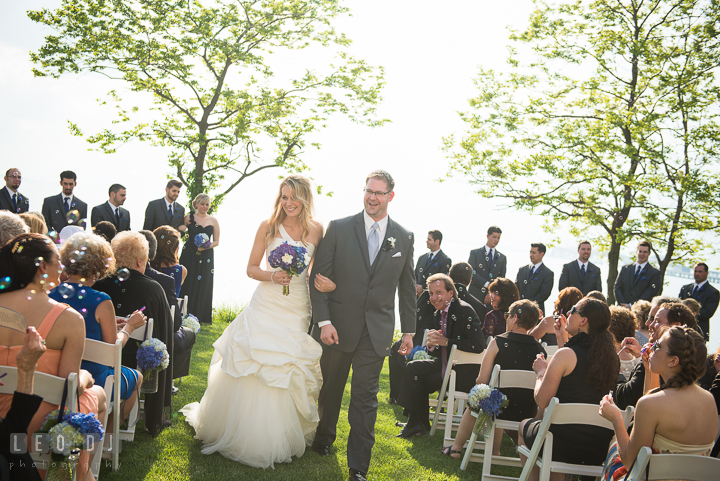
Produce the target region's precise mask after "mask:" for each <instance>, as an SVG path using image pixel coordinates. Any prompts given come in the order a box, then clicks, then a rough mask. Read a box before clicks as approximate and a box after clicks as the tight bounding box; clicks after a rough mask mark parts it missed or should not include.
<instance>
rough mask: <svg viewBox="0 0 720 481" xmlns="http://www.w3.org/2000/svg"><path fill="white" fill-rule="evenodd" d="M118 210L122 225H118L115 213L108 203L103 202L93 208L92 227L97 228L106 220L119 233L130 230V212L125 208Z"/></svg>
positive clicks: (91, 215)
mask: <svg viewBox="0 0 720 481" xmlns="http://www.w3.org/2000/svg"><path fill="white" fill-rule="evenodd" d="M118 209H120V225H118V223H117V221H116V219H115V216H114V215H113V211H112V209H111V208H110V205H109V204H108V203H107V202H103V203H102V204H100V205H96V206H95V207H93V208H92V213H91V214H90V225H91V226H92V227H95V226H96V225H97V223H98V222H100V221H103V220H105V221H108V222H110V223H111V224H112V225H114V226H115V228H116V229H117V231H118V232H122V231H125V230H130V212H129V211H128V210H127V209H125V208H124V207H123V206H120V207H118Z"/></svg>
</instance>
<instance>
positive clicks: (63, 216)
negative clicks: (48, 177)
mask: <svg viewBox="0 0 720 481" xmlns="http://www.w3.org/2000/svg"><path fill="white" fill-rule="evenodd" d="M60 185H61V186H62V193H60V194H58V195H53V196H50V197H45V200H44V201H43V206H42V215H43V217H45V223H46V224H47V226H48V229H50V230H54V231H55V232H60V231H61V230H62V229H63V227H65V226H66V225H78V226H80V227H82V228H83V229H84V228H85V219H86V217H87V204H86V203H85V202H83V201H81V200H80V199H78V198H77V197H76V196H75V195H73V189H75V186H76V185H77V175H75V172H73V171H71V170H66V171H64V172H62V173H61V174H60ZM73 211H77V213H73V214H70V213H71V212H73ZM69 214H70V215H69Z"/></svg>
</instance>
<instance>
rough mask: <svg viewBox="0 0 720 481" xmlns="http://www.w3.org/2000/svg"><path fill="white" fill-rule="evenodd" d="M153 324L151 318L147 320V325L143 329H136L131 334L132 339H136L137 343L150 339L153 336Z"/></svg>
mask: <svg viewBox="0 0 720 481" xmlns="http://www.w3.org/2000/svg"><path fill="white" fill-rule="evenodd" d="M153 324H154V322H153V319H152V317H151V318H149V319H148V320H147V323H146V324H145V325H144V326H143V327H141V328H139V329H135V330H134V331H133V332H132V333H131V334H130V339H135V340H136V341H140V342H143V341H145V340H147V339H150V338H151V337H152V335H153Z"/></svg>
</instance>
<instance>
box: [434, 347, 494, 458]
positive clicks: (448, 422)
mask: <svg viewBox="0 0 720 481" xmlns="http://www.w3.org/2000/svg"><path fill="white" fill-rule="evenodd" d="M484 356H485V351H483V352H480V353H474V352H465V351H461V350H460V349H458V348H457V345H453V347H452V349H451V350H450V357H449V358H448V363H447V370H446V371H445V376H444V377H443V383H442V387H441V388H440V392H439V394H438V398H437V404H436V406H435V412H434V413H433V423H432V427H431V428H430V435H431V436H432V435H434V434H435V430H436V429H437V428H438V427H439V426H440V425H443V426H445V433H444V439H443V447H447V446H452V444H453V442H454V439H453V438H452V431H457V428H458V426H459V425H460V420H461V419H462V414H463V411H464V410H465V402H466V401H467V396H468V393H464V392H461V391H457V390H456V387H455V382H456V381H455V380H456V376H455V371H454V370H453V369H452V368H453V366H457V365H461V364H478V365H479V364H481V363H482V360H483V357H484ZM446 393H447V395H448V398H447V401H446V402H443V401H444V400H445V394H446ZM443 406H444V407H445V414H442V412H441V411H442V408H443ZM458 413H459V414H458ZM448 443H449V444H448Z"/></svg>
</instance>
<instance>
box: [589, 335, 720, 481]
mask: <svg viewBox="0 0 720 481" xmlns="http://www.w3.org/2000/svg"><path fill="white" fill-rule="evenodd" d="M706 356H707V349H706V347H705V342H704V340H703V337H702V336H701V335H700V334H699V333H698V332H697V331H695V330H694V329H691V328H689V327H687V326H682V327H680V326H674V327H671V328H669V329H667V331H666V332H665V334H663V335H662V337H661V338H660V340H659V341H655V342H653V343H652V344H651V345H650V349H649V350H648V351H646V352H645V353H644V356H643V363H645V368H646V371H647V372H648V373H650V374H649V376H646V377H649V378H650V380H651V384H653V385H659V384H660V382H659V380H660V378H662V379H665V380H666V381H665V382H664V383H663V384H662V385H659V387H656V388H655V389H652V390H651V391H650V392H649V393H648V394H646V395H645V396H643V397H642V398H641V399H640V400H639V401H638V403H637V406H636V408H635V423H634V426H633V429H632V431H631V433H630V435H629V436H628V434H627V431H626V430H625V425H624V424H623V421H622V414H621V411H620V409H619V408H618V407H617V406H616V405H615V403H614V402H613V399H612V397H611V396H609V395H608V396H605V397H604V398H603V400H602V401H601V402H600V415H601V416H602V417H604V418H605V419H607V420H608V421H610V422H612V423H613V427H614V428H615V435H616V437H617V441H616V442H615V443H613V446H612V447H611V448H610V454H609V455H608V459H607V461H606V464H605V469H604V472H603V479H606V480H616V479H620V478H621V476H624V475H625V473H627V471H628V470H629V469H631V468H628V469H626V468H625V466H630V467H631V466H632V464H633V462H634V461H635V458H636V457H637V455H638V453H639V452H640V449H641V448H642V447H645V446H647V447H650V448H651V449H652V451H653V453H656V454H657V453H661V454H696V455H698V454H699V455H702V456H708V455H709V454H710V452H711V450H712V447H713V444H714V443H715V435H716V433H717V416H718V413H717V409H716V407H715V400H714V399H713V396H712V394H710V393H709V392H707V391H706V390H704V389H702V388H701V387H700V386H697V385H696V384H695V381H696V380H697V379H698V377H700V376H701V375H702V374H703V373H704V372H705V367H706V361H705V358H706Z"/></svg>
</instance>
